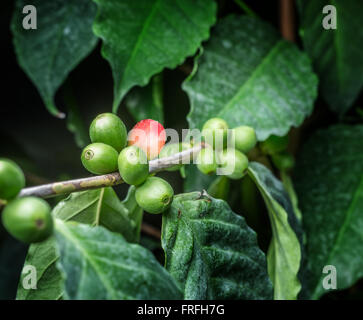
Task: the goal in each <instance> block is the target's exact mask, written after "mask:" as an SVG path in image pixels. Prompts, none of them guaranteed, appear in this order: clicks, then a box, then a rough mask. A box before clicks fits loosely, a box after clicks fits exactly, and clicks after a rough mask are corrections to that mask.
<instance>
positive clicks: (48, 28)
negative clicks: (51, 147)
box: [11, 0, 97, 117]
mask: <svg viewBox="0 0 363 320" xmlns="http://www.w3.org/2000/svg"><path fill="white" fill-rule="evenodd" d="M27 4H29V2H28V1H26V0H17V1H16V6H15V11H14V15H13V19H12V22H11V29H12V32H13V36H14V38H13V39H14V46H15V51H16V55H17V58H18V62H19V65H20V66H21V67H22V69H23V70H24V72H25V73H26V74H27V75H28V77H29V78H30V79H31V81H32V82H33V83H34V85H35V86H36V87H37V89H38V91H39V93H40V95H41V97H42V99H43V101H44V103H45V105H46V107H47V109H48V110H49V112H51V113H52V114H53V115H56V116H58V117H64V115H63V114H62V113H60V112H59V111H58V109H57V107H56V106H55V103H54V95H55V93H56V91H57V90H58V88H59V87H60V86H61V84H62V83H63V82H64V80H65V79H66V78H67V76H68V74H69V73H70V72H71V71H72V70H73V69H74V68H75V67H76V66H77V65H78V64H79V62H80V61H81V60H82V59H83V58H85V57H86V56H87V55H88V54H89V53H90V52H91V51H92V50H93V48H94V47H95V45H96V43H97V38H96V37H95V36H94V35H93V33H92V23H93V20H94V18H95V15H96V10H97V8H96V6H95V4H94V3H92V1H90V0H67V1H64V0H52V1H43V0H34V1H32V2H31V4H32V5H33V6H35V7H36V10H37V29H36V30H32V29H30V30H26V29H24V28H23V23H22V21H23V18H24V17H25V15H24V14H23V13H22V12H23V7H24V6H25V5H27Z"/></svg>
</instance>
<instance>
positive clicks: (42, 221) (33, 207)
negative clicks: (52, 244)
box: [2, 197, 53, 243]
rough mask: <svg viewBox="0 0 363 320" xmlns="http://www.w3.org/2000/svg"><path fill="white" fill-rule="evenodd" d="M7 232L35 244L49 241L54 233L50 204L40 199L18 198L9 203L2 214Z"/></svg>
mask: <svg viewBox="0 0 363 320" xmlns="http://www.w3.org/2000/svg"><path fill="white" fill-rule="evenodd" d="M2 221H3V225H4V227H5V228H6V230H7V231H8V232H9V233H10V234H11V235H12V236H13V237H14V238H16V239H18V240H20V241H22V242H25V243H33V242H40V241H43V240H45V239H47V238H48V237H49V236H50V235H51V234H52V232H53V218H52V214H51V210H50V206H49V204H48V203H47V202H46V201H44V200H43V199H40V198H35V197H25V198H17V199H14V200H12V201H10V202H9V204H8V205H7V206H6V207H5V209H4V211H3V213H2Z"/></svg>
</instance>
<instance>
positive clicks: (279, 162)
mask: <svg viewBox="0 0 363 320" xmlns="http://www.w3.org/2000/svg"><path fill="white" fill-rule="evenodd" d="M271 158H272V162H273V164H274V165H275V167H276V168H277V169H279V170H281V171H284V170H290V169H292V168H293V167H294V165H295V160H294V157H293V156H292V155H291V154H290V153H288V152H286V151H285V152H282V153H276V154H274V155H272V156H271Z"/></svg>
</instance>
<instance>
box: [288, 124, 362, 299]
mask: <svg viewBox="0 0 363 320" xmlns="http://www.w3.org/2000/svg"><path fill="white" fill-rule="evenodd" d="M362 140H363V126H362V125H358V126H348V125H336V126H332V127H330V128H328V129H324V130H321V131H318V132H317V133H316V134H314V135H313V136H312V137H311V138H310V139H309V140H308V142H307V143H306V145H305V146H304V147H303V150H302V152H301V153H300V156H299V157H298V161H297V166H296V170H295V180H294V182H295V185H296V191H297V195H298V197H299V206H300V208H301V211H302V214H303V222H304V229H305V231H306V236H307V246H306V248H307V249H306V251H307V252H306V255H307V262H308V271H309V278H308V287H309V288H310V294H311V297H312V298H314V299H317V298H319V297H320V296H321V295H323V294H324V293H326V292H327V290H325V289H324V287H323V279H324V278H325V277H326V276H327V275H328V274H325V273H323V268H324V267H325V266H328V265H332V266H334V267H335V268H336V275H337V289H344V288H347V287H349V286H351V285H352V284H354V283H355V282H356V281H357V280H358V279H359V278H361V277H362V276H363V257H362V254H361V253H362V251H363V241H362V239H363V216H362V211H363V174H362V173H363V152H362Z"/></svg>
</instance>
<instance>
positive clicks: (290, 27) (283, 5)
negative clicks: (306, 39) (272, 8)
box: [280, 0, 296, 42]
mask: <svg viewBox="0 0 363 320" xmlns="http://www.w3.org/2000/svg"><path fill="white" fill-rule="evenodd" d="M280 29H281V34H282V36H283V37H284V38H285V39H286V40H289V41H291V42H295V40H296V39H295V11H294V0H280Z"/></svg>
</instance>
